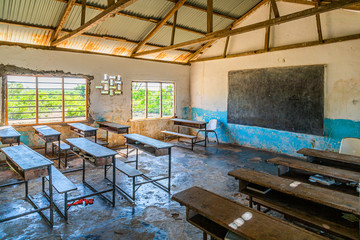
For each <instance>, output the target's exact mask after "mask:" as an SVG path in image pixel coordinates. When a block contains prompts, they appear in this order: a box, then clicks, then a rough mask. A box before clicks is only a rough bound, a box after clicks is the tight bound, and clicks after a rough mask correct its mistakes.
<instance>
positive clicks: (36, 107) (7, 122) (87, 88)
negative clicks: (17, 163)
mask: <svg viewBox="0 0 360 240" xmlns="http://www.w3.org/2000/svg"><path fill="white" fill-rule="evenodd" d="M8 76H17V77H34V78H36V81H35V91H36V93H35V96H36V99H35V123H29V124H12V125H11V126H35V125H59V124H66V123H78V122H88V119H89V87H90V81H89V79H88V78H87V77H86V76H75V75H74V76H72V75H61V76H56V75H47V74H44V75H41V74H21V75H19V74H16V73H8V74H6V75H5V79H6V83H5V88H6V89H5V90H6V96H5V111H6V112H5V124H6V125H9V118H8V115H9V110H8V99H9V94H8ZM39 77H48V78H61V85H62V86H61V91H62V95H61V97H62V104H61V108H62V115H61V118H62V121H59V122H48V123H46V122H44V123H39V101H38V100H39V95H38V90H39V88H38V78H39ZM64 78H83V79H85V120H80V121H65V88H64V86H65V81H64Z"/></svg>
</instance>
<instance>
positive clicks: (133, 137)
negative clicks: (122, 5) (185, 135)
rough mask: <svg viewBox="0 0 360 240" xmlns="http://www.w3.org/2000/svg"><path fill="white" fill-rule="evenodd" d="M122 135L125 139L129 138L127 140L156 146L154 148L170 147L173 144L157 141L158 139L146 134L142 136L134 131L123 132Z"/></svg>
mask: <svg viewBox="0 0 360 240" xmlns="http://www.w3.org/2000/svg"><path fill="white" fill-rule="evenodd" d="M123 136H124V137H125V138H126V139H129V140H132V141H135V142H139V143H142V144H144V145H148V146H151V147H153V148H156V149H163V148H171V147H173V146H174V145H172V144H169V143H165V142H162V141H159V140H156V139H153V138H149V137H146V136H143V135H140V134H136V133H133V134H124V135H123ZM135 144H136V143H135Z"/></svg>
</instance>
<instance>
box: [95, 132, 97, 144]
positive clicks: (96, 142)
mask: <svg viewBox="0 0 360 240" xmlns="http://www.w3.org/2000/svg"><path fill="white" fill-rule="evenodd" d="M95 143H97V132H96V131H95Z"/></svg>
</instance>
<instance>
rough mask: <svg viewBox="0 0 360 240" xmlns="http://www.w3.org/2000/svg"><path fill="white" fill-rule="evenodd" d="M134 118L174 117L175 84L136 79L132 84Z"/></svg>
mask: <svg viewBox="0 0 360 240" xmlns="http://www.w3.org/2000/svg"><path fill="white" fill-rule="evenodd" d="M131 98H132V100H131V106H132V107H131V111H132V119H144V118H161V117H173V116H174V115H175V84H174V83H169V82H140V81H134V82H132V86H131Z"/></svg>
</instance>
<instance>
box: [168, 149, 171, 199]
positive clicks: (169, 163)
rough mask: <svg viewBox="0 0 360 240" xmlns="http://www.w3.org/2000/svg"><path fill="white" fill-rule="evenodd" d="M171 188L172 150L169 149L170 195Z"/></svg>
mask: <svg viewBox="0 0 360 240" xmlns="http://www.w3.org/2000/svg"><path fill="white" fill-rule="evenodd" d="M170 187H171V148H169V182H168V190H169V193H170Z"/></svg>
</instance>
